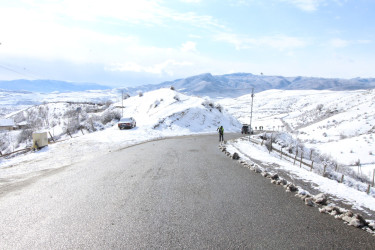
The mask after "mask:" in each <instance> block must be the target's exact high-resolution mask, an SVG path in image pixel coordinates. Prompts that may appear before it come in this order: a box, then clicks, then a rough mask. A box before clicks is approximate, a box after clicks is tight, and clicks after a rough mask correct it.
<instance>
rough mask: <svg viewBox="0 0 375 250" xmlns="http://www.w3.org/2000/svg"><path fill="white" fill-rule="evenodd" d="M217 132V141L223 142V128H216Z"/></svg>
mask: <svg viewBox="0 0 375 250" xmlns="http://www.w3.org/2000/svg"><path fill="white" fill-rule="evenodd" d="M217 130H218V131H219V141H224V128H223V126H220V127H219V128H217Z"/></svg>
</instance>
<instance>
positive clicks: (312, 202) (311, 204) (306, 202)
mask: <svg viewBox="0 0 375 250" xmlns="http://www.w3.org/2000/svg"><path fill="white" fill-rule="evenodd" d="M305 204H306V205H307V206H310V207H313V206H314V201H313V198H311V197H310V198H306V199H305Z"/></svg>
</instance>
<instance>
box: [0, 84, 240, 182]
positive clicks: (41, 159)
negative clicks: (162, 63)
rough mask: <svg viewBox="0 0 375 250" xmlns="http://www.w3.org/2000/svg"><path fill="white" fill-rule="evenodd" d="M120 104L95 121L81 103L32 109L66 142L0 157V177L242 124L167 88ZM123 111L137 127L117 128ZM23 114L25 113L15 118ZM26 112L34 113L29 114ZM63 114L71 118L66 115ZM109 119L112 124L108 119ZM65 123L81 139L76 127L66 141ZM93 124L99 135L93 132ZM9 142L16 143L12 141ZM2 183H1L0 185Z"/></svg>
mask: <svg viewBox="0 0 375 250" xmlns="http://www.w3.org/2000/svg"><path fill="white" fill-rule="evenodd" d="M77 105H78V106H79V107H78V106H77ZM90 105H91V104H90ZM121 105H122V102H121V101H120V102H118V103H115V104H113V105H110V106H109V107H107V108H106V110H99V113H95V114H96V115H97V116H98V118H97V119H94V118H93V117H92V115H93V114H91V113H88V112H89V111H88V110H89V109H91V108H92V107H91V106H88V107H85V106H82V104H67V105H65V104H61V103H50V104H44V105H40V106H36V107H34V109H35V110H36V111H39V110H41V112H42V113H43V114H44V115H45V117H46V119H44V120H48V122H44V123H35V124H39V125H40V126H44V127H43V129H45V130H48V131H51V133H53V132H52V130H55V131H54V133H55V136H57V135H56V133H57V131H59V133H62V134H59V135H58V136H59V137H60V138H61V139H64V138H68V140H65V141H62V142H58V143H55V144H50V145H49V146H48V147H47V148H45V149H42V150H41V151H39V152H38V153H28V154H26V155H22V156H18V157H14V158H10V159H4V158H0V179H1V178H7V179H9V180H10V181H11V180H22V179H23V178H24V176H27V175H25V174H28V173H29V174H31V173H32V174H38V173H39V172H38V171H41V170H44V169H54V168H60V167H62V166H66V165H69V164H72V163H75V162H79V161H82V160H84V159H88V158H92V157H94V156H95V157H96V156H98V155H100V154H106V153H108V152H111V151H115V150H119V149H122V148H125V147H127V146H130V145H134V144H137V143H140V142H144V141H150V140H154V139H159V138H163V137H167V136H179V135H189V134H197V133H216V129H217V127H218V126H219V125H223V126H224V128H225V130H226V131H227V132H239V131H240V129H241V124H240V123H239V122H238V121H237V120H236V119H235V118H233V117H232V116H231V115H229V114H228V113H226V111H224V109H223V108H222V107H221V106H220V105H217V104H215V103H213V102H212V101H210V100H209V99H203V98H199V97H191V96H186V95H184V94H180V93H178V92H176V91H173V90H171V89H160V90H156V91H152V92H148V93H144V94H141V95H137V96H133V97H130V98H128V99H126V100H124V101H123V105H124V109H123V110H121ZM70 106H71V107H70ZM69 107H70V108H69ZM103 107H104V106H103ZM71 109H72V110H71ZM122 111H123V113H124V115H123V116H124V117H131V116H132V117H134V118H135V119H136V121H137V127H136V128H134V129H130V130H119V129H118V127H117V118H116V115H115V116H112V115H111V114H113V113H117V114H120V116H121V113H122ZM22 112H25V111H21V112H20V113H18V114H14V116H17V115H20V114H21V113H22ZM49 112H52V113H49ZM76 112H80V115H79V117H80V118H79V119H75V121H76V122H78V123H77V124H75V125H74V124H73V125H74V126H73V125H72V123H73V120H69V119H71V117H70V116H71V115H72V114H76ZM85 112H86V113H85ZM29 114H33V112H31V111H30V112H29ZM64 114H69V116H66V115H64ZM83 118H84V119H83ZM54 119H60V120H54ZM90 119H91V121H90ZM109 119H113V120H112V121H109ZM103 120H107V122H106V124H104V123H101V122H103ZM65 125H69V126H70V128H71V129H72V127H76V128H77V127H81V128H82V127H83V129H82V130H83V131H84V133H85V135H82V133H81V131H80V129H79V130H77V131H76V133H75V134H74V133H73V137H74V138H72V139H69V138H70V137H69V136H68V135H66V134H65V133H66V132H65V131H66V130H65V129H66V128H65V127H64V126H65ZM48 126H55V127H48ZM85 126H87V127H85ZM91 126H92V128H95V130H97V131H96V132H93V131H94V130H93V129H92V128H91ZM53 128H54V129H53ZM6 133H8V135H7V138H17V135H15V134H13V135H11V133H20V132H19V131H12V132H6ZM12 144H13V145H14V143H10V145H12ZM9 166H12V167H11V168H10V167H9ZM1 185H2V184H1V183H0V187H1Z"/></svg>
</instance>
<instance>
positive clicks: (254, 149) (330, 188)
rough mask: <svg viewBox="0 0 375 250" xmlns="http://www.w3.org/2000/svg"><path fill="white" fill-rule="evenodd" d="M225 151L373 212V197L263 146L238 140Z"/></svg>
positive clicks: (358, 207)
mask: <svg viewBox="0 0 375 250" xmlns="http://www.w3.org/2000/svg"><path fill="white" fill-rule="evenodd" d="M226 150H227V151H228V152H231V153H234V152H240V154H241V157H242V158H245V159H246V158H248V159H255V160H258V161H260V162H262V165H263V166H264V168H266V170H268V171H272V172H276V173H277V172H278V171H280V170H284V171H283V173H285V172H286V173H288V175H289V176H290V179H298V180H300V181H302V182H304V183H308V184H310V185H311V186H313V187H314V189H316V190H317V191H318V192H324V193H326V194H328V195H330V196H333V197H336V198H337V199H338V200H339V201H341V202H343V203H346V204H348V205H351V206H352V207H353V208H356V209H358V210H364V209H369V210H371V211H373V212H375V199H374V197H372V196H370V195H367V194H366V193H365V192H361V191H358V190H356V189H354V188H351V187H348V186H346V185H344V184H342V183H338V182H337V181H334V180H330V179H328V178H324V177H322V176H320V175H318V174H316V173H313V172H310V171H309V170H307V169H304V168H299V167H298V166H297V165H293V163H291V162H289V161H286V160H281V159H280V155H279V154H274V153H272V152H271V154H270V153H269V152H268V150H267V149H266V147H265V146H260V145H256V144H254V143H250V142H249V141H243V140H238V141H234V142H230V143H229V145H227V146H226ZM275 166H277V167H275Z"/></svg>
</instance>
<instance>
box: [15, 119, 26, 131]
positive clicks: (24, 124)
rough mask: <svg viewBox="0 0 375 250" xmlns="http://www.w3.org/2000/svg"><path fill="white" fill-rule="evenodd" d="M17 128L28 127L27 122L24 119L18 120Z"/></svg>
mask: <svg viewBox="0 0 375 250" xmlns="http://www.w3.org/2000/svg"><path fill="white" fill-rule="evenodd" d="M16 126H17V129H25V128H28V127H29V124H28V123H27V122H26V121H23V122H20V123H18V124H17V125H16Z"/></svg>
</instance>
